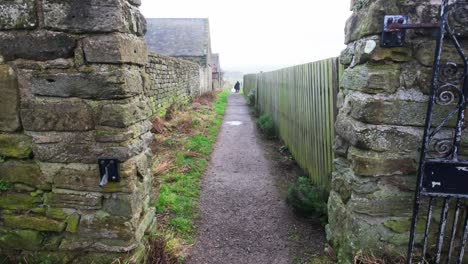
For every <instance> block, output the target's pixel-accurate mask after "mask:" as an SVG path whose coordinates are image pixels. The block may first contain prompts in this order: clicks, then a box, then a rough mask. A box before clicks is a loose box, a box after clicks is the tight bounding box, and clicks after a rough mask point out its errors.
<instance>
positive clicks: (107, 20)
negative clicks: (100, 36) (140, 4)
mask: <svg viewBox="0 0 468 264" xmlns="http://www.w3.org/2000/svg"><path fill="white" fill-rule="evenodd" d="M43 9H44V24H45V26H46V28H49V29H54V30H60V31H62V30H63V31H70V32H75V33H89V32H91V33H107V32H116V31H118V32H132V33H133V32H135V33H139V34H140V35H142V34H143V32H141V31H139V30H138V28H142V27H143V26H142V25H135V24H136V23H141V21H139V20H138V19H139V16H140V13H139V11H138V9H137V8H134V7H131V6H129V5H126V3H125V1H123V0H88V1H78V2H77V1H73V0H65V1H57V0H45V1H44V8H43ZM135 27H136V28H135Z"/></svg>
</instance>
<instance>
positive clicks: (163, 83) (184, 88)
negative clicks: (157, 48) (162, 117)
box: [145, 53, 201, 115]
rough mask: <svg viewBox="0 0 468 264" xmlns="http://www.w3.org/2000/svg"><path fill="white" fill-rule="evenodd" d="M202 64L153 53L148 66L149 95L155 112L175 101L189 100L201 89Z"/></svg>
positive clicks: (157, 112) (147, 91)
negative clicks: (200, 72)
mask: <svg viewBox="0 0 468 264" xmlns="http://www.w3.org/2000/svg"><path fill="white" fill-rule="evenodd" d="M200 68H201V67H200V66H199V65H198V64H196V63H193V62H190V61H186V60H182V59H177V58H172V57H166V56H162V55H160V54H156V53H151V54H150V55H149V62H148V64H147V66H146V73H147V74H148V84H149V85H148V86H147V87H146V91H145V94H146V96H148V97H149V100H150V104H151V106H152V110H153V113H154V114H156V115H158V114H161V113H162V112H164V110H165V109H166V108H167V107H168V106H170V105H171V104H172V103H174V102H178V103H183V102H187V101H188V100H189V98H190V97H192V96H197V95H198V93H199V90H200V76H199V71H200Z"/></svg>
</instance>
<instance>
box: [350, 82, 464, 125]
mask: <svg viewBox="0 0 468 264" xmlns="http://www.w3.org/2000/svg"><path fill="white" fill-rule="evenodd" d="M348 99H349V103H350V105H352V110H351V116H352V117H353V118H354V119H356V120H359V121H361V122H364V123H369V124H375V125H383V124H386V125H401V126H417V127H423V126H424V125H425V121H426V114H427V101H428V99H429V98H428V97H427V96H424V95H423V94H422V93H421V92H418V91H415V90H402V91H399V92H398V93H397V94H395V95H391V96H381V95H378V96H369V95H366V94H360V93H354V94H352V95H350V96H349V97H348ZM453 109H454V106H453V105H452V106H450V105H448V106H436V107H434V111H433V123H434V124H439V123H441V122H442V121H443V120H444V119H445V118H446V117H447V116H448V115H449V113H450V112H451V111H453ZM447 125H448V126H451V127H453V126H455V125H456V118H452V119H451V120H450V122H449V123H448V124H447Z"/></svg>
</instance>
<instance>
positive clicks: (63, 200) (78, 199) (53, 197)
mask: <svg viewBox="0 0 468 264" xmlns="http://www.w3.org/2000/svg"><path fill="white" fill-rule="evenodd" d="M44 203H45V204H46V205H47V206H51V207H57V208H73V209H83V210H93V209H101V207H102V194H100V193H90V192H74V191H67V190H60V189H54V191H53V192H51V193H47V194H46V195H45V201H44Z"/></svg>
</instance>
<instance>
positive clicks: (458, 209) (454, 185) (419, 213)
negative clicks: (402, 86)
mask: <svg viewBox="0 0 468 264" xmlns="http://www.w3.org/2000/svg"><path fill="white" fill-rule="evenodd" d="M406 21H407V18H406V17H404V18H403V19H401V18H400V20H399V22H398V23H400V24H402V25H399V26H398V25H396V26H395V25H393V26H392V25H390V26H389V27H390V28H391V29H393V31H397V32H400V36H401V34H403V38H404V29H408V28H418V27H417V25H403V24H406ZM391 22H392V21H390V24H395V23H391ZM420 27H421V25H420ZM422 27H425V28H427V27H430V25H429V26H428V25H427V24H423V26H422ZM437 30H438V39H437V47H436V52H435V61H434V68H433V78H432V90H431V95H430V101H429V105H428V110H427V116H426V125H425V131H424V138H423V143H422V148H421V154H420V163H419V170H418V177H417V189H416V195H415V202H414V209H413V220H412V227H411V235H410V242H409V247H408V257H407V263H408V264H411V263H441V262H443V263H463V258H464V253H465V244H466V242H467V236H468V203H467V201H468V137H467V136H468V135H464V133H465V132H467V134H468V120H466V119H465V108H466V104H467V100H468V74H467V73H468V66H467V55H468V54H467V53H466V52H467V51H466V50H465V49H466V45H467V42H466V41H467V40H468V39H467V38H468V0H463V1H461V0H457V1H453V0H452V1H450V0H443V2H442V6H441V16H440V23H438V24H437ZM391 31H392V30H389V31H388V32H391ZM400 39H401V38H400ZM463 41H465V42H464V43H462V42H463ZM438 111H439V112H438ZM436 112H438V113H448V114H447V115H444V117H445V118H442V119H440V118H435V113H436ZM437 120H438V121H437ZM441 120H442V121H441ZM426 209H427V210H426ZM439 215H440V217H439ZM418 221H419V224H418ZM424 226H425V228H424V229H423V228H417V227H424ZM418 230H419V231H420V233H419V232H417V231H418Z"/></svg>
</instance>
